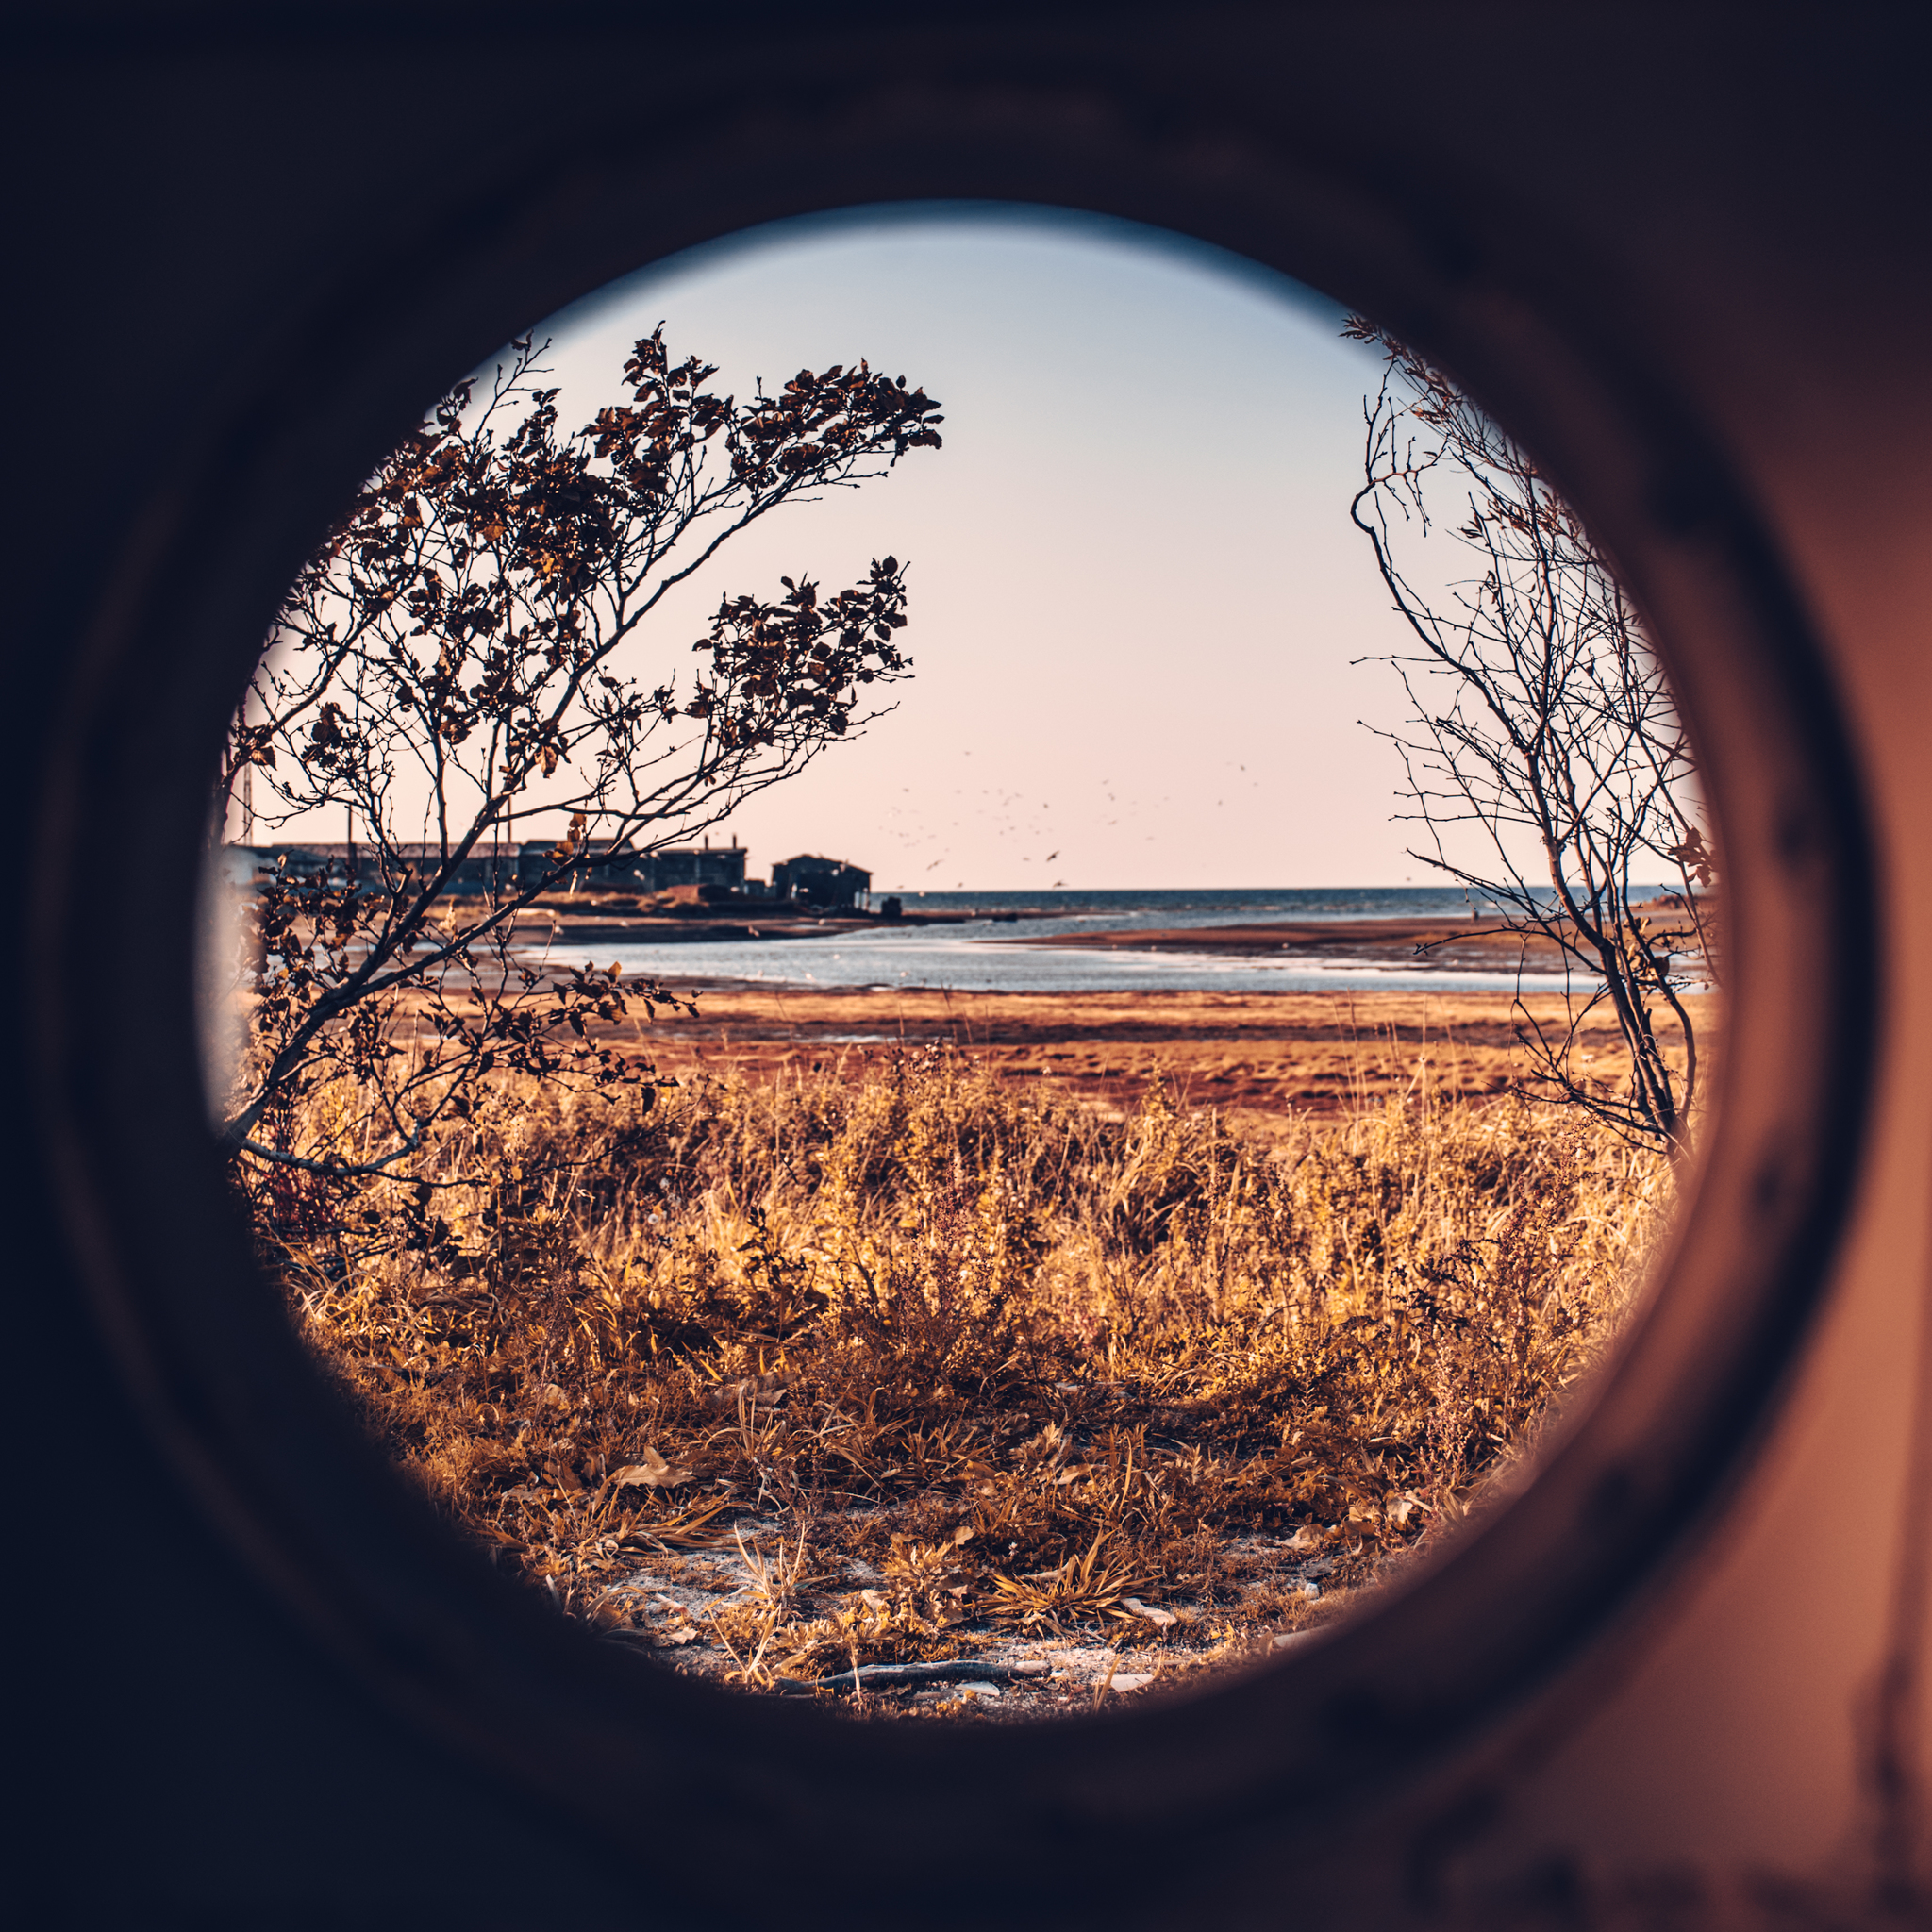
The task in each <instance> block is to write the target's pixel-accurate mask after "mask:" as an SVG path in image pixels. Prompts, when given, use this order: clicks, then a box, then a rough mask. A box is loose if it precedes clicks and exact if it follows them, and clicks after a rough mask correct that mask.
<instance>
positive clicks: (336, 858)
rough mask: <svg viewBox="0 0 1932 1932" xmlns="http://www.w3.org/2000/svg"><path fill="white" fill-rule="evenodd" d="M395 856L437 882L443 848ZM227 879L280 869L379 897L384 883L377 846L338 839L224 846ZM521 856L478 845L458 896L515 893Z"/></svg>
mask: <svg viewBox="0 0 1932 1932" xmlns="http://www.w3.org/2000/svg"><path fill="white" fill-rule="evenodd" d="M393 849H394V856H395V858H397V859H399V860H400V861H401V862H402V863H403V864H404V865H407V866H408V868H409V870H410V872H411V873H412V874H414V876H415V877H416V878H417V879H419V880H421V879H427V878H430V877H433V876H434V875H435V874H436V873H437V872H439V871H440V870H441V865H442V848H441V846H439V845H427V844H423V843H413V844H404V845H398V846H396V847H395V848H393ZM222 853H223V858H222V867H223V871H224V874H225V876H226V877H227V878H228V879H229V880H230V881H231V882H232V883H234V884H237V885H240V884H245V883H248V882H251V881H252V882H255V883H259V882H260V881H262V880H263V879H265V878H267V877H269V876H270V875H271V874H273V873H274V872H275V868H276V866H277V865H279V866H280V867H281V868H282V871H283V875H284V876H285V877H287V878H290V879H304V880H307V879H313V878H315V877H317V876H318V875H319V876H321V877H322V878H323V879H324V880H325V882H326V883H327V884H328V885H329V886H331V887H336V888H340V887H341V886H343V885H346V884H347V883H348V881H349V880H350V879H351V878H353V879H354V880H355V881H356V883H357V884H358V886H359V887H360V888H361V889H362V891H365V892H379V891H382V890H383V885H384V880H383V872H382V862H381V858H380V855H379V854H378V853H377V852H376V850H375V847H374V846H372V845H365V844H361V843H359V842H358V843H357V844H354V845H349V844H345V843H343V842H342V841H340V840H338V841H334V842H329V841H318V842H316V843H313V844H277V845H225V846H224V847H223V848H222ZM518 863H519V855H518V854H517V852H516V850H515V849H514V848H513V847H508V846H498V847H497V848H495V849H494V850H492V849H491V847H490V846H489V845H487V844H481V845H478V846H477V847H476V848H475V850H474V851H473V852H471V853H470V854H469V855H468V856H467V857H466V858H463V859H461V860H460V861H459V862H458V865H457V868H456V871H455V873H454V874H453V875H452V877H451V880H450V890H452V891H458V892H489V891H501V892H510V891H515V890H516V883H517V872H518Z"/></svg>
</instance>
